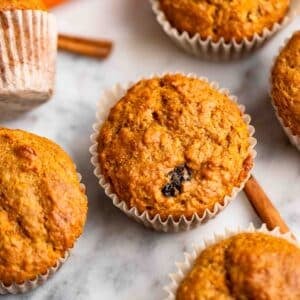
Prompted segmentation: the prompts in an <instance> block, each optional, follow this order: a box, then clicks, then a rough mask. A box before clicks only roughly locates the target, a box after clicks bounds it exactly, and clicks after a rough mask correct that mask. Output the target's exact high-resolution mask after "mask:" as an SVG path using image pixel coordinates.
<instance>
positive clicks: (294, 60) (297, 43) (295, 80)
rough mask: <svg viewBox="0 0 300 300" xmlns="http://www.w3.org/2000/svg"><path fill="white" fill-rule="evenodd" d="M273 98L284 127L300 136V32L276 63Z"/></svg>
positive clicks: (273, 77) (294, 36)
mask: <svg viewBox="0 0 300 300" xmlns="http://www.w3.org/2000/svg"><path fill="white" fill-rule="evenodd" d="M272 98H273V101H274V103H275V106H276V107H277V109H278V113H279V115H280V117H281V118H282V119H283V122H284V125H285V126H286V127H289V128H290V129H291V131H292V132H293V134H294V135H299V136H300V31H298V32H296V33H295V34H294V35H293V37H292V38H291V39H290V41H289V42H288V43H287V45H286V46H285V47H284V49H283V50H282V51H281V53H280V55H279V57H278V58H277V60H276V62H275V66H274V68H273V71H272Z"/></svg>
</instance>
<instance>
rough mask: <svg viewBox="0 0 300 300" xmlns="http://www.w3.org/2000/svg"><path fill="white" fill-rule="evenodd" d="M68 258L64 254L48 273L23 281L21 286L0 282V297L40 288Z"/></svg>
mask: <svg viewBox="0 0 300 300" xmlns="http://www.w3.org/2000/svg"><path fill="white" fill-rule="evenodd" d="M68 257H69V252H66V253H65V255H64V257H63V258H61V259H59V260H58V262H57V263H56V265H55V266H54V267H52V268H50V269H48V271H47V272H46V273H45V274H43V275H39V276H37V277H36V278H35V279H33V280H29V281H25V282H24V283H22V284H17V283H14V284H12V285H10V286H6V285H5V284H3V283H2V282H1V281H0V295H6V294H13V295H15V294H22V293H27V292H29V291H31V290H33V289H35V288H37V287H39V286H41V285H42V284H44V283H45V282H46V281H47V280H48V279H49V278H50V277H52V276H53V275H54V274H55V273H56V272H57V271H58V270H59V269H60V267H61V266H62V265H63V264H64V263H65V261H66V260H67V259H68Z"/></svg>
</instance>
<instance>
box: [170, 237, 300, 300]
mask: <svg viewBox="0 0 300 300" xmlns="http://www.w3.org/2000/svg"><path fill="white" fill-rule="evenodd" d="M176 299H177V300H207V299H221V300H238V299H245V300H246V299H248V300H250V299H255V300H282V299H285V300H298V299H300V250H299V248H298V247H297V246H295V245H294V244H292V243H289V242H288V241H286V240H284V239H281V238H278V237H273V236H270V235H266V234H262V233H242V234H238V235H236V236H234V237H231V238H229V239H226V240H224V241H221V242H219V243H217V244H216V245H213V246H211V247H209V248H207V249H206V250H204V251H203V252H202V253H201V254H200V256H199V257H198V258H197V260H196V262H195V264H194V266H193V268H192V270H191V271H190V272H189V274H188V275H187V276H186V278H185V279H184V280H183V282H182V283H181V284H180V287H179V289H178V291H177V295H176Z"/></svg>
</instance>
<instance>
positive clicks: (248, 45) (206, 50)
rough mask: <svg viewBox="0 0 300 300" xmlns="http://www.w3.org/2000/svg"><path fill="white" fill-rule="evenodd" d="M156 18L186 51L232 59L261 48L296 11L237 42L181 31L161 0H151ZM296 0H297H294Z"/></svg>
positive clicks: (208, 57)
mask: <svg viewBox="0 0 300 300" xmlns="http://www.w3.org/2000/svg"><path fill="white" fill-rule="evenodd" d="M149 1H150V4H151V6H152V10H153V12H154V14H155V16H156V19H157V21H158V23H159V24H160V26H161V27H162V29H163V31H164V32H165V33H166V34H167V35H168V36H169V37H170V38H171V39H172V40H173V41H174V42H175V43H176V44H177V46H179V47H180V48H182V49H183V50H184V51H185V52H187V53H189V54H192V55H194V56H198V57H202V58H207V59H212V60H224V61H226V60H231V59H237V58H241V57H243V56H244V55H247V54H249V53H251V52H253V51H255V50H256V49H258V48H260V47H261V46H262V45H263V44H264V43H265V42H266V41H267V40H269V39H270V38H271V37H272V36H273V35H274V34H276V33H277V32H278V31H280V30H281V29H282V28H283V27H285V26H286V25H287V24H288V23H289V22H290V21H291V20H292V19H293V18H294V16H295V14H296V12H295V11H293V10H292V8H293V6H291V8H290V12H289V13H288V15H287V16H286V17H285V18H284V19H283V20H282V21H281V22H280V23H278V22H277V23H275V24H274V25H273V26H272V28H271V29H268V28H265V29H264V30H263V31H262V33H261V34H257V33H256V34H254V36H253V37H252V39H246V38H245V39H243V40H242V42H237V41H236V40H235V39H232V40H231V41H230V42H225V40H224V38H221V39H220V40H219V41H217V42H214V41H213V40H212V38H211V37H209V38H206V39H201V38H200V36H199V34H195V35H193V36H190V35H189V33H188V32H186V31H183V32H179V30H177V28H175V27H173V26H172V25H171V24H170V22H169V21H168V20H167V18H166V16H165V13H164V12H163V11H162V10H161V9H160V3H159V0H149ZM294 1H295V2H296V1H297V0H294Z"/></svg>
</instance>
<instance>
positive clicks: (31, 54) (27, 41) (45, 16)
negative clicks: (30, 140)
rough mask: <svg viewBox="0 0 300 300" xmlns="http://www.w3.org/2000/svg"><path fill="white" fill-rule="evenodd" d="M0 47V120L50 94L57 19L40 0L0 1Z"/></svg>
mask: <svg viewBox="0 0 300 300" xmlns="http://www.w3.org/2000/svg"><path fill="white" fill-rule="evenodd" d="M8 37H9V38H8ZM0 47H1V51H0V64H1V77H0V119H11V118H14V117H17V116H19V115H20V114H22V113H24V112H26V111H29V110H31V109H33V108H35V107H37V106H38V105H40V104H42V103H44V102H46V101H47V100H49V99H50V97H51V96H52V93H53V89H54V78H55V71H56V55H57V30H56V21H55V17H54V16H53V15H52V14H50V13H48V12H47V11H46V6H45V4H44V2H43V1H42V0H3V1H0Z"/></svg>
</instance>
